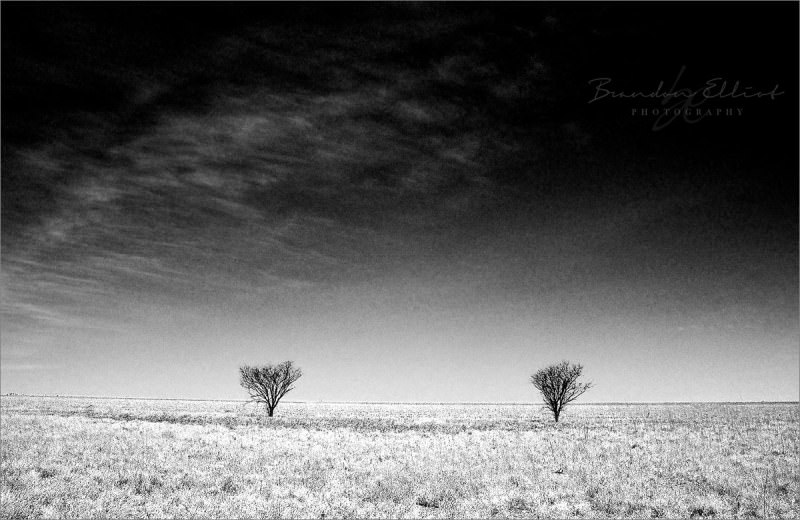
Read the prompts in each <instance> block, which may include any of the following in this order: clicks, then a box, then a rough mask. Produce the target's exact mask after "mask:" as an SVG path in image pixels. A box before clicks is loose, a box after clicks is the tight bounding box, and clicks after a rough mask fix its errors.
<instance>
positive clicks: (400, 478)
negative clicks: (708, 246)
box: [0, 396, 800, 518]
mask: <svg viewBox="0 0 800 520" xmlns="http://www.w3.org/2000/svg"><path fill="white" fill-rule="evenodd" d="M0 405H1V410H0V411H1V412H2V415H0V434H2V436H1V437H0V439H2V441H1V442H2V460H1V461H0V466H1V467H0V469H1V470H2V487H1V488H0V500H1V501H0V504H1V506H0V517H2V518H22V517H53V518H55V517H59V518H61V517H70V518H75V517H80V518H86V517H138V518H145V517H157V518H158V517H184V518H186V517H192V518H203V517H225V518H228V517H256V518H257V517H269V518H273V517H285V518H289V517H300V518H323V517H324V518H335V517H515V518H535V517H560V518H561V517H576V518H577V517H613V518H623V517H629V518H659V517H666V518H681V517H682V518H688V517H695V518H698V517H714V516H716V517H753V518H762V517H785V518H798V517H800V498H798V497H800V477H799V476H800V468H799V466H800V460H798V458H799V454H800V434H799V432H798V425H799V424H800V421H799V419H800V411H799V410H798V405H797V403H794V404H699V405H680V404H670V405H575V406H572V407H571V408H568V409H567V410H566V412H565V415H564V417H563V419H562V422H561V423H559V424H557V425H556V424H553V423H552V422H551V420H550V418H549V417H548V416H547V415H546V414H545V412H544V411H543V410H542V408H541V406H538V405H479V404H464V405H460V404H459V405H427V404H425V405H422V404H356V403H342V404H338V403H337V404H331V403H328V404H322V403H319V404H317V403H284V404H282V405H280V406H279V407H278V410H277V412H276V414H277V416H276V417H274V418H272V419H269V418H267V417H264V414H263V409H261V408H257V407H256V406H255V405H253V404H245V403H244V402H236V401H218V402H202V401H155V400H153V401H147V400H115V399H82V398H81V399H79V398H43V397H21V396H3V397H2V398H1V399H0Z"/></svg>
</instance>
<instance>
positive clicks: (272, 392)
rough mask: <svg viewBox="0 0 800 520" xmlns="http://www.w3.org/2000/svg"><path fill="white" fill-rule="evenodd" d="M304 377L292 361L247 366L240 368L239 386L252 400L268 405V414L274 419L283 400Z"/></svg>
mask: <svg viewBox="0 0 800 520" xmlns="http://www.w3.org/2000/svg"><path fill="white" fill-rule="evenodd" d="M302 375H303V372H302V371H301V370H300V369H299V368H297V367H296V366H294V363H292V362H291V361H284V362H283V363H280V364H278V365H264V366H260V367H251V366H248V365H245V366H243V367H240V368H239V376H240V377H239V384H241V385H242V386H243V387H244V388H245V390H247V392H248V393H249V394H250V399H252V400H253V401H255V402H261V403H264V404H265V405H267V414H268V415H269V416H270V417H272V415H273V413H274V412H275V407H277V406H278V403H279V402H280V400H281V398H283V396H284V395H286V394H287V393H288V392H289V391H290V390H292V389H293V388H294V387H293V386H292V385H293V384H294V383H295V381H297V380H298V379H300V376H302Z"/></svg>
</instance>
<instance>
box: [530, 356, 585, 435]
mask: <svg viewBox="0 0 800 520" xmlns="http://www.w3.org/2000/svg"><path fill="white" fill-rule="evenodd" d="M581 372H583V367H582V366H581V365H573V364H571V363H570V362H569V361H562V362H561V363H558V364H556V365H550V366H549V367H547V368H543V369H541V370H539V371H538V372H536V373H535V374H533V375H532V376H531V383H533V386H535V387H536V389H537V390H539V392H541V393H542V399H543V400H544V404H545V406H547V408H548V409H550V411H551V412H553V418H554V419H555V420H556V422H558V418H559V416H560V415H561V411H562V410H563V409H564V407H565V406H566V405H567V404H569V403H571V402H572V401H574V400H575V399H577V398H578V397H580V396H581V395H582V394H583V393H584V392H586V391H587V390H588V389H590V388H591V387H592V383H579V382H578V378H579V377H580V376H581Z"/></svg>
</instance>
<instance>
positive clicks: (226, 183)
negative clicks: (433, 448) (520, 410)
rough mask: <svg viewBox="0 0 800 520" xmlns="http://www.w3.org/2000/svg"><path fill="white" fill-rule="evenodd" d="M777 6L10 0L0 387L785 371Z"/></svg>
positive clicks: (85, 391) (656, 379) (134, 387)
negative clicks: (720, 89) (601, 82)
mask: <svg viewBox="0 0 800 520" xmlns="http://www.w3.org/2000/svg"><path fill="white" fill-rule="evenodd" d="M797 15H798V6H797V4H793V3H784V4H759V5H756V4H749V3H737V4H727V5H722V4H716V5H711V4H703V5H699V6H697V5H690V4H672V5H665V4H658V5H650V6H641V5H635V4H614V5H612V4H601V3H594V4H536V5H533V4H524V3H521V4H483V3H475V4H460V5H458V4H425V3H408V4H388V3H387V4H358V5H354V4H332V5H321V4H270V5H264V4H262V5H256V4H244V5H243V4H212V3H205V4H186V3H183V4H181V3H179V4H159V5H154V4H124V5H110V4H105V5H103V4H99V5H98V4H53V3H47V4H40V3H29V4H17V3H13V2H3V4H2V63H3V71H2V72H3V74H2V101H3V106H2V187H1V191H2V250H0V261H1V262H2V264H1V265H2V269H1V270H0V271H1V272H2V326H1V327H0V374H1V375H2V377H1V378H0V390H1V391H2V392H3V393H7V392H16V393H31V394H60V395H96V396H137V397H154V398H156V397H160V398H195V399H244V398H246V392H245V391H244V390H243V389H242V388H240V387H239V385H238V370H237V369H238V366H240V365H242V364H263V363H275V362H280V361H283V360H293V361H294V362H295V363H296V364H297V365H298V366H300V367H301V368H302V370H303V372H304V375H303V377H302V378H301V379H300V380H299V381H298V383H297V384H296V389H295V390H294V391H293V392H292V393H290V394H289V395H288V396H287V399H291V400H307V401H318V400H322V401H348V400H354V401H420V402H421V401H424V402H537V401H538V397H537V396H536V393H535V389H534V388H533V386H532V385H531V384H530V382H529V378H530V375H531V374H532V373H533V372H535V371H536V370H537V369H539V368H542V367H544V366H546V365H548V364H550V363H554V362H558V361H560V360H562V359H567V360H570V361H572V362H577V363H581V364H582V365H583V366H584V377H585V379H586V380H587V381H592V382H593V383H594V387H593V388H592V389H591V390H590V391H589V392H587V393H586V394H585V395H584V396H583V397H582V398H581V400H582V401H584V402H640V401H641V402H665V401H762V400H764V401H775V400H792V401H794V400H797V399H798V393H799V392H800V387H799V383H798V380H799V379H800V349H799V348H798V347H799V346H798V338H800V334H799V330H798V213H797V211H798V148H797V146H798V145H797V143H798V135H797V134H798V106H797V98H798V95H797V76H798V54H797V45H796V43H797V33H798V28H797V24H796V20H797ZM681 71H683V72H681ZM676 77H677V79H676ZM597 78H607V79H608V82H607V83H606V84H605V87H604V88H606V89H607V90H608V91H611V90H613V91H615V92H617V93H620V92H623V93H624V92H627V93H628V94H634V93H636V92H639V93H640V95H639V96H638V97H636V96H635V95H633V96H628V97H624V96H617V97H613V96H611V95H608V96H606V97H604V98H602V99H597V100H595V101H592V99H593V98H594V97H596V96H597V95H598V92H600V91H598V90H597V89H596V85H597V83H596V82H594V83H593V82H592V80H593V79H597ZM714 78H719V79H718V80H717V84H719V83H720V82H721V81H726V82H727V83H726V88H728V89H729V90H728V91H727V92H728V93H730V92H731V91H732V90H733V85H734V83H735V82H736V81H739V82H740V90H739V92H740V93H741V92H749V93H750V94H754V93H756V92H762V93H766V92H769V91H772V92H773V95H771V96H770V95H767V94H764V95H762V96H760V97H758V96H756V95H752V96H750V97H748V98H745V97H743V96H740V97H734V96H733V95H731V96H728V97H724V96H716V97H715V96H714V95H713V92H712V91H708V92H707V94H708V95H705V94H703V95H702V96H701V95H699V94H698V95H695V96H694V97H693V98H688V101H687V99H686V98H679V97H677V96H675V97H673V98H671V100H670V101H671V102H670V106H672V104H673V103H675V102H680V103H687V102H688V103H689V105H685V104H684V105H682V106H685V107H687V108H691V110H705V109H713V110H714V111H716V110H717V109H721V110H722V112H721V114H717V113H716V112H715V113H714V114H712V115H707V116H706V117H704V118H703V119H702V120H696V118H695V119H693V118H694V117H695V116H687V119H688V120H686V119H684V117H682V116H681V117H678V118H676V119H675V120H674V121H671V122H669V124H667V125H665V126H663V128H660V129H657V130H654V125H655V124H656V123H657V118H656V117H654V116H653V115H652V114H648V115H636V111H637V110H638V111H639V113H641V111H642V110H644V109H647V110H650V111H652V110H654V109H661V110H663V109H664V108H666V107H667V105H665V104H664V103H663V101H662V99H660V98H655V97H649V98H647V97H644V94H646V93H648V92H653V91H654V90H655V89H656V88H657V86H658V84H659V82H662V83H663V85H664V87H663V89H662V92H663V91H664V89H666V88H668V87H669V86H670V85H677V86H676V87H675V89H674V91H675V92H677V91H678V89H679V88H685V89H688V90H691V91H695V90H698V89H699V87H701V86H703V85H705V84H706V82H708V81H710V80H713V79H714ZM745 86H750V87H751V88H750V90H748V91H745ZM776 86H777V88H775V87H776ZM779 92H780V94H778V93H779ZM701 107H702V108H701ZM673 108H674V107H673ZM725 110H729V111H730V112H731V113H736V114H738V111H741V114H738V115H726V113H725ZM662 122H663V120H662Z"/></svg>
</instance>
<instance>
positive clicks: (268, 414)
mask: <svg viewBox="0 0 800 520" xmlns="http://www.w3.org/2000/svg"><path fill="white" fill-rule="evenodd" d="M274 411H275V410H274V409H272V408H267V416H269V417H272V412H274Z"/></svg>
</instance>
